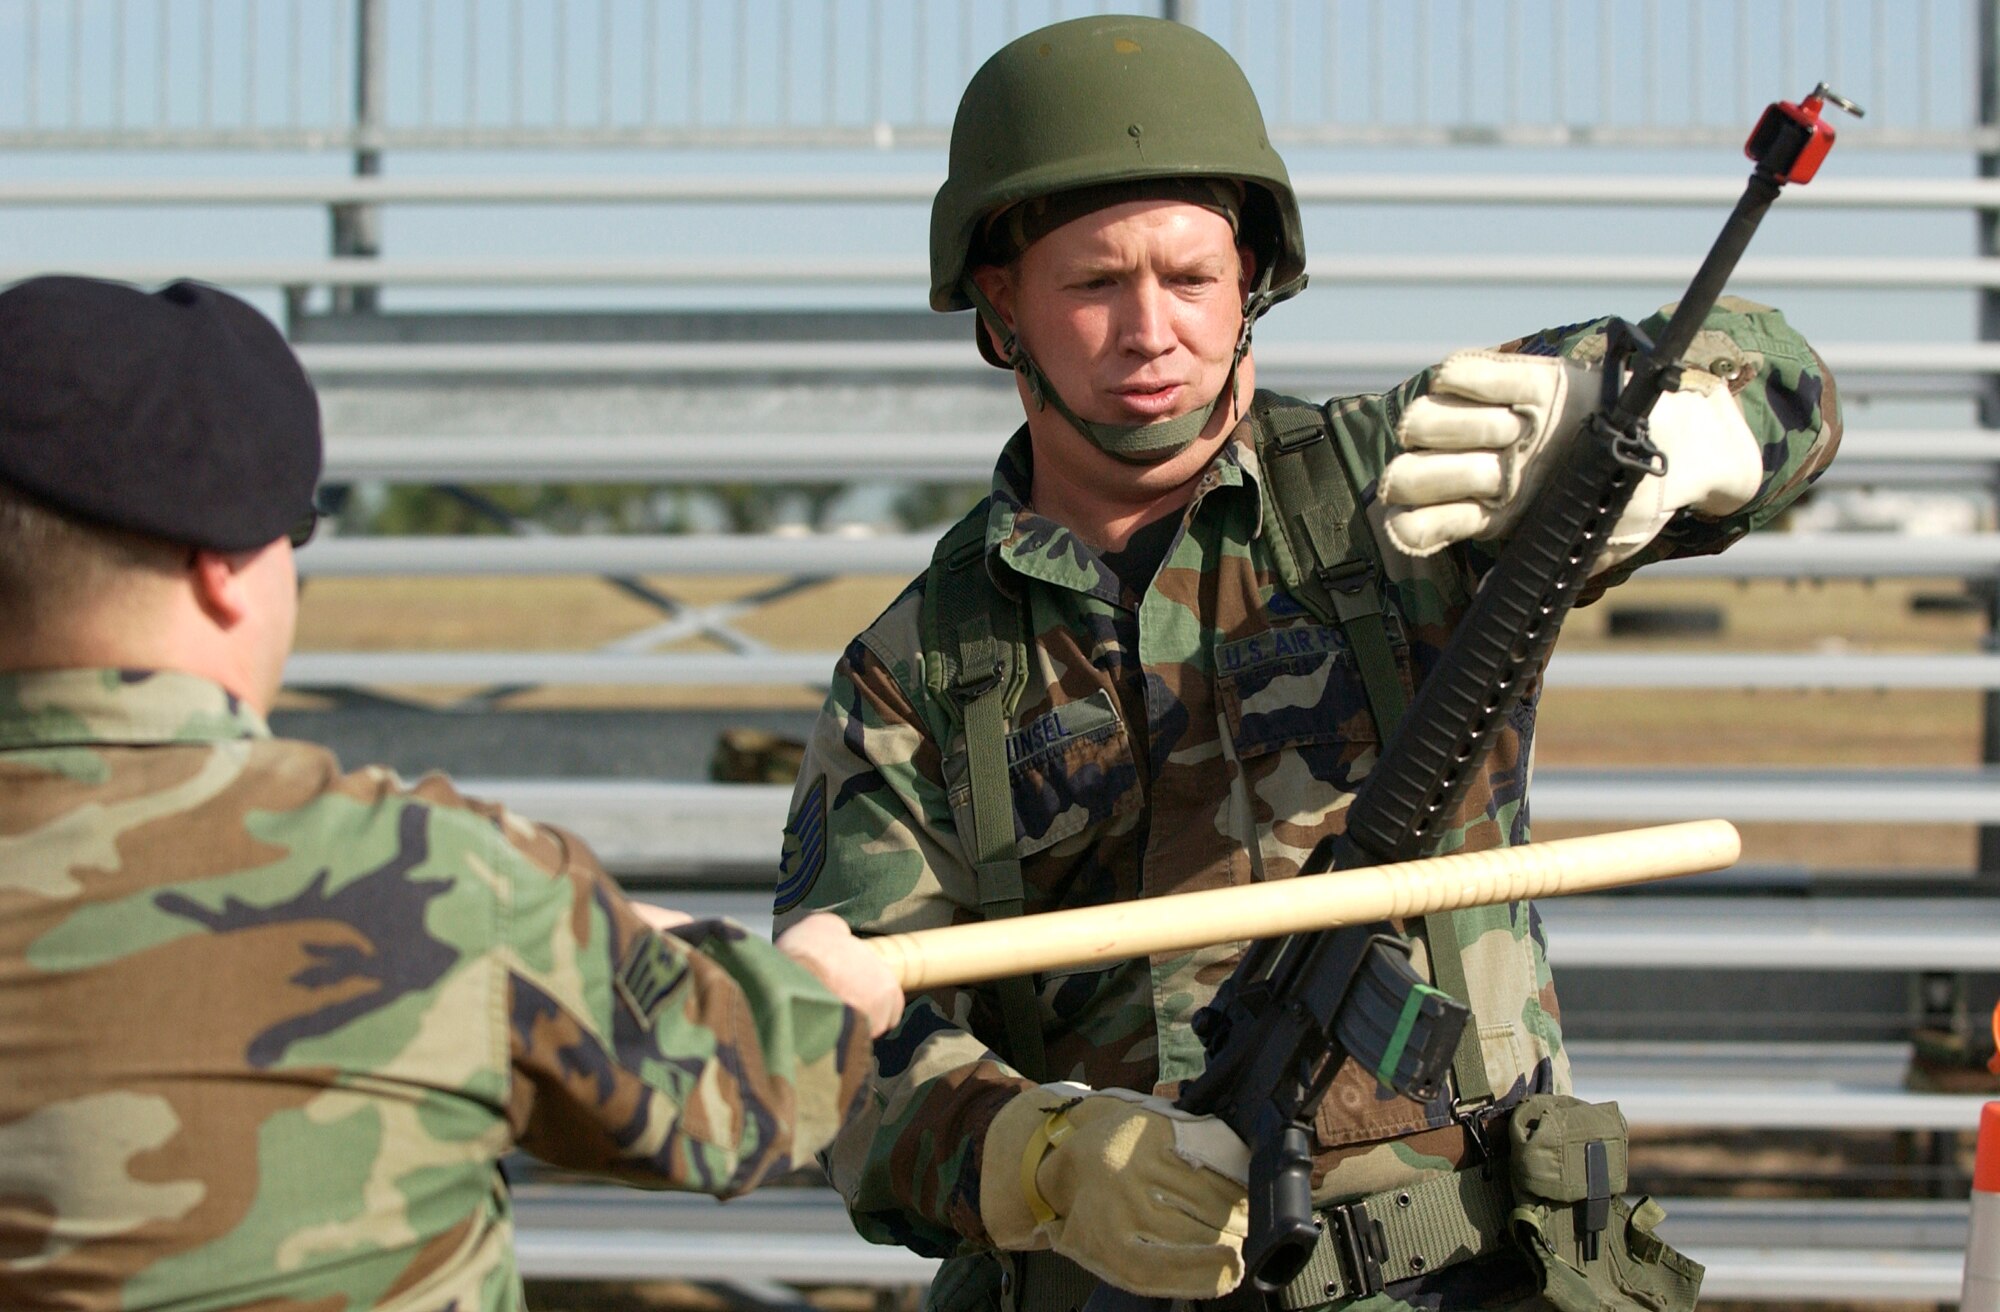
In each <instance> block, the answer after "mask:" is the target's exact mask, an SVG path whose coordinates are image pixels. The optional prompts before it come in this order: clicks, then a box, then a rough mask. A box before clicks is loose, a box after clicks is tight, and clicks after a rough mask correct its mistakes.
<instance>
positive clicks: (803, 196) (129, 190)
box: [0, 167, 2000, 210]
mask: <svg viewBox="0 0 2000 1312" xmlns="http://www.w3.org/2000/svg"><path fill="white" fill-rule="evenodd" d="M943 181H944V175H943V174H941V173H933V172H930V171H892V170H890V169H886V168H880V167H876V168H871V169H869V170H868V171H866V172H859V173H827V174H802V175H762V174H747V173H746V174H652V175H646V176H638V177H634V176H623V175H615V174H602V175H595V176H581V177H579V176H543V175H534V174H507V175H498V176H482V175H465V176H450V175H438V176H424V175H408V176H404V175H398V176H376V177H292V178H283V177H280V178H269V177H261V178H239V177H192V178H157V179H145V180H131V179H122V178H47V179H28V178H12V179H6V180H0V206H98V205H115V206H140V207H146V206H175V205H360V204H376V205H392V204H416V205H489V204H505V205H536V204H552V205H576V204H591V205H624V204H639V205H850V204H852V205H928V204H930V202H931V199H932V197H933V196H934V195H936V193H937V189H938V186H939V185H940V184H941V183H942V182H943ZM1292 187H1293V190H1294V192H1295V193H1296V194H1297V196H1298V198H1299V201H1300V203H1301V204H1305V205H1537V206H1540V205H1547V206H1572V205H1593V206H1603V205H1613V206H1615V205H1643V206H1647V207H1653V208H1657V207H1664V206H1696V207H1702V208H1708V207H1713V206H1719V205H1720V206H1726V205H1728V204H1730V203H1732V202H1733V201H1734V200H1735V199H1736V198H1737V196H1738V195H1739V194H1740V193H1741V192H1742V190H1743V183H1742V179H1741V178H1739V177H1737V176H1735V175H1734V174H1731V175H1729V176H1726V177H1714V178H1707V177H1697V178H1668V177H1659V176H1657V175H1653V174H1643V175H1641V174H1633V175H1621V176H1599V177H1571V176H1565V175H1561V174H1546V175H1534V174H1477V173H1469V174H1451V175H1424V174H1415V175H1412V174H1369V173H1349V174H1310V173H1307V174H1298V175H1295V176H1294V177H1293V178H1292ZM1785 208H1786V209H1788V210H1792V209H1835V210H1846V209H1896V210H1911V209H1932V210H1962V209H1988V210H1990V209H2000V179H1990V178H1930V177H1921V176H1914V177H1882V178H1822V179H1819V180H1816V181H1815V182H1814V183H1813V185H1812V186H1810V187H1807V188H1804V189H1802V190H1799V191H1797V192H1795V193H1792V194H1788V195H1787V196H1786V197H1785Z"/></svg>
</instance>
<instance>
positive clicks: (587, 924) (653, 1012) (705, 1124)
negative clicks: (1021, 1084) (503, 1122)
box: [417, 776, 869, 1196]
mask: <svg viewBox="0 0 2000 1312" xmlns="http://www.w3.org/2000/svg"><path fill="white" fill-rule="evenodd" d="M417 792H418V793H419V795H422V796H427V797H430V798H431V799H432V800H435V801H446V800H449V801H451V802H454V803H456V806H454V807H452V808H449V809H447V808H445V807H438V808H435V810H434V813H433V814H434V818H433V821H432V823H433V825H434V826H437V829H436V830H435V832H434V842H443V841H449V842H454V843H459V844H463V845H464V847H465V851H464V852H463V854H462V857H463V859H464V861H465V862H466V863H467V864H468V865H471V866H472V867H473V868H474V869H476V870H481V871H482V872H483V873H484V877H485V878H486V880H487V882H488V883H489V884H491V885H492V887H493V890H494V893H495V896H494V898H493V900H492V907H493V912H494V914H495V916H496V918H497V920H498V924H497V925H496V926H495V927H494V934H495V939H496V941H497V945H498V946H497V949H496V952H495V954H494V955H495V959H496V967H497V969H496V971H495V972H494V974H495V975H497V976H498V978H495V979H492V980H491V981H490V983H491V987H492V988H493V990H494V1005H495V1006H504V1008H505V1012H506V1016H507V1020H508V1025H507V1034H508V1039H509V1045H510V1057H511V1062H510V1065H511V1070H512V1080H511V1085H510V1087H509V1088H507V1089H505V1090H496V1091H495V1093H496V1096H498V1097H499V1098H501V1099H503V1100H504V1102H505V1106H506V1112H507V1118H508V1121H509V1124H510V1125H511V1127H512V1129H513V1132H514V1137H515V1139H516V1141H517V1142H518V1143H519V1144H520V1146H521V1147H523V1148H525V1149H526V1150H527V1151H529V1152H531V1153H533V1154H535V1155H536V1156H538V1157H540V1158H542V1159H544V1160H545V1161H548V1162H551V1163H553V1164H555V1165H558V1166H567V1167H573V1168H577V1169H581V1170H588V1171H594V1172H598V1173H601V1174H606V1175H610V1176H614V1177H616V1178H618V1179H621V1180H625V1181H627V1182H628V1183H633V1184H639V1185H644V1186H650V1187H655V1188H685V1189H693V1190H699V1191H702V1192H706V1193H713V1194H718V1195H722V1196H729V1195H733V1194H738V1193H742V1192H744V1191H745V1190H748V1189H751V1188H754V1187H755V1186H756V1185H758V1184H759V1183H761V1182H762V1181H764V1180H766V1179H768V1178H769V1177H771V1176H773V1175H777V1174H782V1173H783V1172H785V1171H788V1170H790V1169H792V1168H793V1167H795V1166H799V1165H803V1164H805V1163H806V1162H808V1161H810V1160H811V1158H812V1157H813V1155H814V1154H815V1153H817V1152H818V1151H819V1150H820V1149H821V1148H823V1147H824V1146H825V1145H826V1144H827V1143H828V1142H830V1141H831V1140H832V1138H833V1135H834V1132H835V1130H836V1129H837V1128H838V1127H839V1124H840V1121H841V1119H842V1118H843V1117H844V1116H846V1115H848V1114H849V1113H850V1112H851V1111H852V1109H853V1108H854V1107H855V1105H856V1103H857V1102H858V1100H859V1095H860V1092H861V1088H862V1082H863V1079H864V1077H865V1074H866V1071H867V1068H868V1065H869V1049H868V1039H869V1022H868V1019H867V1018H866V1017H865V1016H864V1015H863V1014H861V1013H860V1012H858V1011H856V1010H854V1009H853V1008H851V1007H849V1006H847V1005H845V1004H844V1003H843V1002H842V1001H841V1000H840V999H839V998H838V997H836V996H835V995H834V994H833V993H832V992H831V991H829V990H828V988H827V987H826V986H825V985H824V984H822V983H821V981H820V980H819V978H818V977H817V976H816V975H815V974H814V973H813V972H812V971H811V970H810V969H808V968H807V967H806V966H805V965H802V964H801V963H799V962H798V961H795V960H794V959H793V958H792V957H791V956H789V955H787V954H786V953H784V952H781V951H779V950H778V949H776V948H775V947H773V946H772V945H771V944H770V943H768V942H766V941H764V940H763V939H762V938H761V937H759V936H758V935H756V934H753V933H751V932H749V931H748V930H746V929H744V928H742V927H741V926H739V925H735V924H733V923H730V922H727V921H686V922H684V923H680V924H676V925H673V926H672V927H671V928H670V929H668V930H667V931H666V932H662V931H661V930H659V929H656V928H654V926H653V925H651V924H649V923H648V922H647V918H646V916H645V915H644V914H642V913H641V911H640V910H639V909H638V908H637V907H636V906H635V904H634V903H632V902H631V901H630V900H629V899H628V898H627V897H626V896H625V894H624V893H623V892H622V891H621V890H620V889H619V888H618V886H617V885H616V884H615V883H614V882H613V881H612V880H611V878H610V877H609V876H608V875H607V874H605V872H604V870H603V867H602V866H600V865H599V864H598V861H597V859H596V857H595V856H594V855H593V854H592V853H591V852H590V850H589V849H588V848H587V847H585V846H584V845H583V844H582V843H581V842H580V841H579V840H577V839H576V838H574V837H573V836H571V835H569V834H566V833H564V832H563V831H561V830H559V829H555V828H552V827H549V826H544V825H537V824H532V823H530V822H527V821H524V820H522V819H521V818H520V817H518V816H514V815H512V814H511V813H508V812H505V811H503V810H501V809H500V808H497V807H492V806H488V805H485V804H479V803H467V802H465V801H464V800H463V799H461V798H458V797H457V795H456V794H455V793H453V792H451V790H450V786H449V785H448V784H446V783H445V782H444V781H443V780H442V779H441V778H438V777H435V776H433V777H432V778H429V779H426V780H425V781H423V782H422V783H421V784H419V785H418V787H417Z"/></svg>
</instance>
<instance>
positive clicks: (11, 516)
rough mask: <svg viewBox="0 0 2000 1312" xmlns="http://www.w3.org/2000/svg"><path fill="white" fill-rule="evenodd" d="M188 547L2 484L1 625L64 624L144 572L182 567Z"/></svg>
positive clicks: (166, 571)
mask: <svg viewBox="0 0 2000 1312" xmlns="http://www.w3.org/2000/svg"><path fill="white" fill-rule="evenodd" d="M188 551H189V548H187V547H184V546H177V545H175V544H174V543H171V542H166V541H163V540H161V539H159V538H154V537H148V536H146V535H145V534H143V533H132V532H128V531H127V530H125V529H117V528H110V527H108V526H106V525H102V524H94V523H91V522H89V521H88V520H83V519H78V518H77V517H75V516H74V515H68V514H65V513H63V512H62V511H60V510H57V509H55V508H54V507H53V506H50V505H49V504H48V503H47V502H45V501H41V500H38V499H36V498H35V497H31V496H29V495H28V494H27V493H25V492H22V491H21V490H19V489H18V488H15V487H11V486H9V485H8V484H6V483H0V624H4V625H6V626H8V627H15V626H25V625H33V626H37V627H39V626H41V625H45V624H59V623H61V622H62V617H63V616H64V615H74V614H76V613H78V612H79V611H81V610H83V609H85V608H87V607H89V606H91V605H93V604H95V603H97V602H100V601H102V600H103V599H104V598H106V597H107V596H109V595H111V594H112V593H114V592H116V591H117V590H118V589H119V588H120V587H122V586H124V585H126V584H129V583H131V582H134V581H135V580H137V579H138V578H140V577H143V576H151V577H161V576H166V575H172V574H176V573H178V572H179V571H180V569H181V568H182V566H183V565H184V564H185V562H186V559H187V555H188Z"/></svg>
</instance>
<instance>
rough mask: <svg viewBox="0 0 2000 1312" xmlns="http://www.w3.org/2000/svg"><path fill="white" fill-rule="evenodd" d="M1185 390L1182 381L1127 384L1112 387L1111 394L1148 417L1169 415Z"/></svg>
mask: <svg viewBox="0 0 2000 1312" xmlns="http://www.w3.org/2000/svg"><path fill="white" fill-rule="evenodd" d="M1186 392H1187V386H1186V384H1184V383H1141V384H1136V385H1135V384H1128V385H1126V386H1124V387H1118V388H1114V389H1112V395H1113V396H1114V397H1116V398H1117V400H1118V403H1119V404H1120V405H1121V406H1123V407H1124V408H1125V409H1127V410H1129V411H1131V412H1132V413H1133V414H1135V415H1140V416H1143V417H1145V418H1148V419H1158V418H1163V417H1166V416H1168V415H1170V414H1171V412H1172V411H1173V409H1174V407H1175V406H1176V405H1178V404H1179V403H1180V401H1181V398H1182V397H1183V396H1184V395H1185V394H1186Z"/></svg>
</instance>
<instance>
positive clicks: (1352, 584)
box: [1255, 405, 1493, 1105]
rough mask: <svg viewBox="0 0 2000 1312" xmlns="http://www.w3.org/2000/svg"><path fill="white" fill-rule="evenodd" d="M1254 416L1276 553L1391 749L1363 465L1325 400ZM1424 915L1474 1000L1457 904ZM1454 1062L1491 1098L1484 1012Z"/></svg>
mask: <svg viewBox="0 0 2000 1312" xmlns="http://www.w3.org/2000/svg"><path fill="white" fill-rule="evenodd" d="M1255 417H1256V419H1257V420H1258V423H1259V425H1260V429H1261V432H1260V437H1262V439H1263V440H1262V441H1260V442H1259V450H1260V454H1261V455H1262V464H1263V468H1264V473H1265V476H1266V478H1267V479H1268V480H1269V481H1270V485H1271V501H1272V505H1273V508H1274V509H1275V510H1276V512H1277V518H1278V522H1279V524H1280V527H1281V530H1282V532H1281V535H1280V540H1277V541H1274V542H1273V543H1272V545H1273V546H1274V547H1278V548H1281V550H1279V551H1278V552H1276V553H1274V554H1277V556H1278V559H1279V565H1280V573H1281V574H1283V575H1285V576H1286V582H1287V584H1288V585H1290V586H1291V587H1292V588H1293V589H1294V591H1295V592H1296V593H1297V594H1298V596H1299V600H1300V601H1302V602H1304V603H1305V605H1306V607H1307V608H1308V609H1309V610H1311V611H1312V612H1313V613H1314V614H1315V615H1317V616H1318V617H1319V618H1320V619H1321V620H1323V621H1324V620H1329V619H1330V620H1333V621H1335V622H1337V623H1338V624H1339V625H1340V629H1341V634H1342V636H1343V637H1344V638H1345V639H1346V641H1347V649H1348V650H1349V651H1351V652H1352V653H1354V663H1355V668H1356V670H1357V671H1358V672H1359V673H1360V675H1361V687H1362V691H1363V694H1364V695H1365V696H1366V697H1367V700H1368V712H1369V715H1370V716H1371V717H1372V718H1373V719H1374V721H1375V737H1376V742H1377V743H1378V744H1379V746H1378V751H1386V750H1387V749H1388V745H1389V739H1390V735H1391V734H1393V733H1394V732H1395V731H1396V728H1397V726H1399V725H1400V724H1401V723H1402V720H1403V713H1404V711H1405V710H1407V709H1408V706H1409V701H1408V698H1407V696H1406V695H1405V693H1404V690H1403V680H1402V677H1401V675H1400V674H1399V673H1398V671H1397V667H1396V654H1395V648H1394V632H1395V631H1394V627H1393V626H1394V625H1395V623H1396V620H1395V617H1394V615H1393V614H1392V613H1391V612H1390V611H1389V609H1388V607H1387V606H1385V605H1384V603H1383V599H1382V585H1381V568H1380V564H1379V562H1378V561H1377V559H1376V557H1375V544H1374V537H1373V535H1372V534H1371V533H1370V532H1369V531H1368V528H1367V526H1366V524H1365V522H1364V521H1363V519H1362V515H1361V513H1360V512H1358V511H1357V507H1356V495H1357V494H1356V491H1355V489H1357V488H1360V487H1363V486H1365V483H1366V474H1365V471H1363V470H1362V469H1360V468H1359V460H1358V459H1357V458H1356V456H1355V453H1354V452H1353V450H1352V449H1351V445H1350V444H1349V443H1347V442H1345V441H1342V440H1341V438H1340V436H1339V434H1338V433H1337V432H1336V431H1335V427H1334V424H1333V422H1332V420H1331V418H1330V416H1329V415H1328V414H1327V413H1326V412H1325V411H1323V410H1321V409H1318V408H1316V407H1311V406H1305V405H1279V406H1274V407H1271V408H1269V409H1262V410H1260V411H1258V412H1257V414H1256V416H1255ZM1288 563H1289V565H1290V568H1289V569H1287V568H1285V566H1286V565H1287V564H1288ZM1423 922H1424V925H1423V934H1424V941H1425V943H1426V944H1428V946H1429V952H1430V961H1431V979H1432V982H1433V983H1435V984H1436V985H1437V986H1438V987H1439V988H1441V989H1443V990H1444V991H1445V992H1446V993H1449V994H1451V996H1452V997H1454V998H1457V999H1459V1000H1460V1001H1462V1002H1466V1003H1467V1004H1468V1005H1470V1002H1471V998H1470V995H1469V993H1468V992H1467V986H1466V976H1465V960H1464V956H1463V944H1462V943H1461V942H1460V941H1459V935H1458V927H1457V925H1456V923H1455V922H1454V921H1453V919H1452V913H1451V912H1449V911H1446V912H1440V913H1439V914H1437V915H1431V916H1425V917H1424V918H1423ZM1451 1066H1452V1078H1453V1080H1454V1081H1455V1082H1456V1084H1457V1088H1458V1100H1459V1103H1460V1105H1465V1104H1470V1103H1480V1102H1486V1101H1490V1100H1491V1099H1492V1097H1493V1084H1492V1080H1491V1079H1490V1078H1489V1077H1488V1075H1487V1072H1486V1060H1485V1057H1484V1054H1482V1053H1481V1051H1480V1048H1479V1018H1478V1016H1477V1015H1474V1016H1472V1017H1470V1018H1469V1019H1468V1020H1467V1022H1466V1025H1465V1029H1464V1031H1463V1032H1462V1033H1461V1034H1460V1035H1459V1040H1458V1048H1457V1050H1456V1051H1455V1052H1454V1053H1453V1054H1452V1063H1451Z"/></svg>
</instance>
